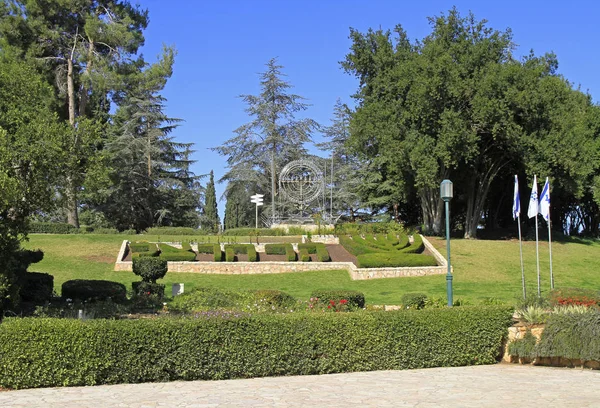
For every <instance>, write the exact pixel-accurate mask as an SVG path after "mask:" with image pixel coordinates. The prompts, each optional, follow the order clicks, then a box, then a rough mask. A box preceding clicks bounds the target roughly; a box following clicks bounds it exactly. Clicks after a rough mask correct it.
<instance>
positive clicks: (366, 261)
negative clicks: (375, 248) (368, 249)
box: [356, 252, 437, 268]
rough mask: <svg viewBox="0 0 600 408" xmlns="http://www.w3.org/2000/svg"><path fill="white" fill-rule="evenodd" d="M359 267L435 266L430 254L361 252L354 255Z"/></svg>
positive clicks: (435, 263)
mask: <svg viewBox="0 0 600 408" xmlns="http://www.w3.org/2000/svg"><path fill="white" fill-rule="evenodd" d="M356 259H357V260H358V262H357V263H358V267H359V268H395V267H403V266H437V262H436V260H435V258H434V257H433V256H431V255H417V254H405V253H398V252H383V253H377V254H363V255H359V256H357V257H356Z"/></svg>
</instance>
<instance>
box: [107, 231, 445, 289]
mask: <svg viewBox="0 0 600 408" xmlns="http://www.w3.org/2000/svg"><path fill="white" fill-rule="evenodd" d="M313 242H315V241H314V239H313ZM423 243H424V244H425V247H426V248H427V249H428V250H429V251H430V252H431V253H432V254H433V256H434V257H435V259H436V260H437V261H438V263H439V262H440V259H442V260H443V261H444V265H441V266H417V267H401V268H357V267H356V265H354V264H353V263H352V262H169V263H168V265H169V272H186V273H200V274H220V275H259V274H272V273H294V272H310V271H323V270H346V271H348V274H349V275H350V278H352V279H353V280H368V279H381V278H400V277H407V276H428V275H443V274H445V273H446V272H447V267H446V264H445V261H446V260H445V259H444V258H443V257H442V256H441V254H440V253H439V252H438V251H437V250H436V249H435V248H434V247H433V246H432V245H431V243H429V241H427V240H426V239H425V238H423ZM126 247H127V241H126V240H125V241H123V244H122V245H121V251H119V258H118V259H117V262H116V263H115V268H114V270H115V271H131V270H132V263H131V262H125V261H121V260H122V259H123V255H124V254H125V248H126ZM259 247H260V246H259ZM263 251H264V249H263ZM259 252H262V251H259Z"/></svg>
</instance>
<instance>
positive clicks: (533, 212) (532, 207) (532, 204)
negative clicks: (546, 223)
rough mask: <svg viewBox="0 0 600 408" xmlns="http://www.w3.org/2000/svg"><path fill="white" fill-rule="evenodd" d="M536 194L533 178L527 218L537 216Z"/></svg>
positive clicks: (534, 178) (535, 182) (535, 183)
mask: <svg viewBox="0 0 600 408" xmlns="http://www.w3.org/2000/svg"><path fill="white" fill-rule="evenodd" d="M538 211H539V205H538V192H537V177H536V176H535V175H534V176H533V186H531V196H530V197H529V208H528V209H527V216H528V217H529V218H533V217H535V216H537V215H538Z"/></svg>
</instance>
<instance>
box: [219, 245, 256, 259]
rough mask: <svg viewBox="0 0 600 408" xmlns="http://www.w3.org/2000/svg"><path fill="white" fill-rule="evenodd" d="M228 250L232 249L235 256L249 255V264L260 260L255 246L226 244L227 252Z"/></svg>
mask: <svg viewBox="0 0 600 408" xmlns="http://www.w3.org/2000/svg"><path fill="white" fill-rule="evenodd" d="M227 248H231V249H232V250H233V253H234V254H235V255H238V254H246V255H248V262H256V261H257V260H258V254H257V253H256V248H255V247H254V245H253V244H225V251H227ZM226 253H227V252H226Z"/></svg>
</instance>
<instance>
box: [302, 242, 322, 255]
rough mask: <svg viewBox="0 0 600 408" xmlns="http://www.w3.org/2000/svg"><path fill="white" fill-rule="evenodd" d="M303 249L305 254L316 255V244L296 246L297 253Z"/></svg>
mask: <svg viewBox="0 0 600 408" xmlns="http://www.w3.org/2000/svg"><path fill="white" fill-rule="evenodd" d="M321 245H322V244H321ZM303 249H305V250H306V252H308V253H309V254H316V253H317V244H312V243H310V244H298V252H300V251H302V250H303Z"/></svg>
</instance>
